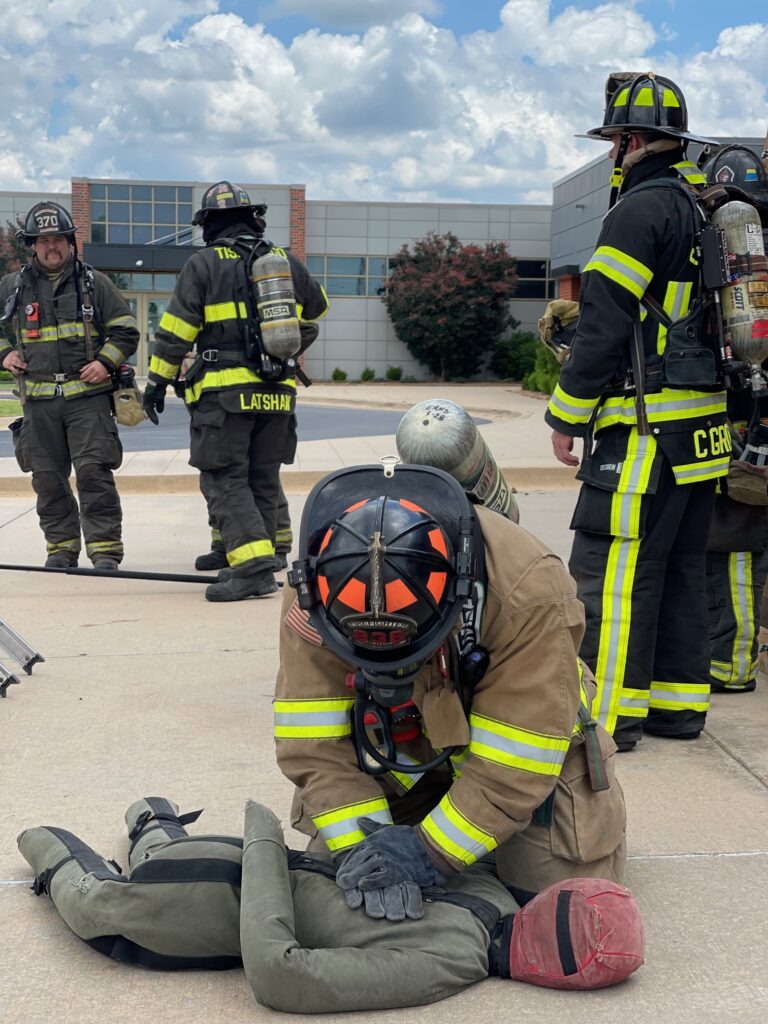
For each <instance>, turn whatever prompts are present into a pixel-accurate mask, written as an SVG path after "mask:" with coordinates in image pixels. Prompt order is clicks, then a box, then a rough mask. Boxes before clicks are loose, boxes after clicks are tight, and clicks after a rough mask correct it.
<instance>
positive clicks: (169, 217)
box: [155, 203, 176, 234]
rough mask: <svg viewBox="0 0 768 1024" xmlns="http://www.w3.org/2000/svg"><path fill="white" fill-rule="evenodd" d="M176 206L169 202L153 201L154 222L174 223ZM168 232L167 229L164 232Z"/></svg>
mask: <svg viewBox="0 0 768 1024" xmlns="http://www.w3.org/2000/svg"><path fill="white" fill-rule="evenodd" d="M175 223H176V207H175V206H172V205H171V204H170V203H155V224H175ZM165 233H166V234H167V233H168V232H167V231H166V232H165Z"/></svg>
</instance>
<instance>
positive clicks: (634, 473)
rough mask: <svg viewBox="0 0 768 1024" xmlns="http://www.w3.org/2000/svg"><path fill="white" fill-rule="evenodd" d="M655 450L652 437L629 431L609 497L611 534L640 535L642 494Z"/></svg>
mask: <svg viewBox="0 0 768 1024" xmlns="http://www.w3.org/2000/svg"><path fill="white" fill-rule="evenodd" d="M656 450H657V444H656V439H655V438H654V437H652V436H650V435H648V436H644V437H641V436H640V435H639V434H638V433H637V430H636V429H633V430H632V432H631V433H630V436H629V442H628V444H627V454H626V458H625V459H624V462H623V464H622V467H621V474H620V476H619V484H618V487H617V489H616V491H615V492H614V494H613V495H612V497H611V521H610V531H611V534H612V535H613V536H614V537H632V538H637V537H639V536H640V512H641V509H642V496H643V495H644V494H646V493H647V492H648V484H649V482H650V478H651V470H652V468H653V463H654V459H655V457H656Z"/></svg>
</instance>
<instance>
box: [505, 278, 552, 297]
mask: <svg viewBox="0 0 768 1024" xmlns="http://www.w3.org/2000/svg"><path fill="white" fill-rule="evenodd" d="M546 288H547V283H546V281H518V282H517V288H515V290H514V292H513V294H512V298H513V299H543V298H545V297H546Z"/></svg>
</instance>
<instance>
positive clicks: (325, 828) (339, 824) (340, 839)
mask: <svg viewBox="0 0 768 1024" xmlns="http://www.w3.org/2000/svg"><path fill="white" fill-rule="evenodd" d="M359 818H373V819H374V821H380V822H382V823H383V824H385V825H391V824H392V814H391V812H390V810H389V804H388V803H387V800H386V798H385V797H380V798H377V799H375V800H363V801H361V802H360V803H356V804H347V805H346V806H344V807H336V808H334V809H333V810H332V811H326V812H325V813H323V814H313V815H312V821H313V822H314V823H315V827H316V828H317V830H318V831H319V832H320V835H321V836H322V837H323V839H324V840H325V843H326V845H327V847H328V849H329V850H330V851H331V852H332V853H333V852H335V851H336V850H345V849H346V848H347V847H348V846H354V845H355V843H359V842H360V841H361V840H363V839H365V833H364V832H363V831H362V829H361V828H360V827H359V826H358V819H359Z"/></svg>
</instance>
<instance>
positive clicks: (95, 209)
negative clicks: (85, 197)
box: [91, 202, 107, 223]
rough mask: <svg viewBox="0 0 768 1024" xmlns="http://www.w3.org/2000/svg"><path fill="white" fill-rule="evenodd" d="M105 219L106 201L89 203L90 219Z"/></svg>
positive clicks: (100, 220)
mask: <svg viewBox="0 0 768 1024" xmlns="http://www.w3.org/2000/svg"><path fill="white" fill-rule="evenodd" d="M106 219H107V204H106V203H93V202H92V203H91V221H98V222H99V223H103V222H104V221H105V220H106Z"/></svg>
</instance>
